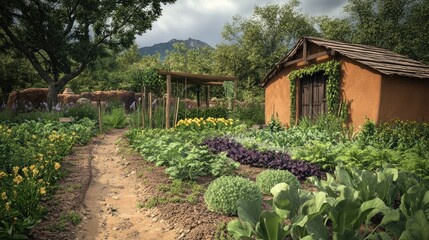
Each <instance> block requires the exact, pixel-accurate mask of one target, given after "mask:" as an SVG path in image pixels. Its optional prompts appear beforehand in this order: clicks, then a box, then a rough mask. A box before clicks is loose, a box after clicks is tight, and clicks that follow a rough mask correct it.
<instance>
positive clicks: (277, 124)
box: [268, 116, 283, 132]
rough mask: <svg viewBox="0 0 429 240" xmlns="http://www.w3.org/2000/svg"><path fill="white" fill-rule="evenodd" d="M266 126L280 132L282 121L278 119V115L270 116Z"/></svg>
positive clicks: (272, 130)
mask: <svg viewBox="0 0 429 240" xmlns="http://www.w3.org/2000/svg"><path fill="white" fill-rule="evenodd" d="M268 128H269V129H270V131H271V132H280V131H282V130H283V127H282V123H281V122H280V120H279V119H278V117H276V118H275V117H274V116H271V120H270V122H269V123H268Z"/></svg>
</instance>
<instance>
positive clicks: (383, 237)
mask: <svg viewBox="0 0 429 240" xmlns="http://www.w3.org/2000/svg"><path fill="white" fill-rule="evenodd" d="M365 239H367V240H391V239H392V238H391V237H390V235H389V234H387V233H386V232H379V233H373V234H371V235H369V236H368V237H366V238H365Z"/></svg>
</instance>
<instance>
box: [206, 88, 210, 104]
mask: <svg viewBox="0 0 429 240" xmlns="http://www.w3.org/2000/svg"><path fill="white" fill-rule="evenodd" d="M205 89H206V108H209V105H210V91H209V85H207V86H206V87H205Z"/></svg>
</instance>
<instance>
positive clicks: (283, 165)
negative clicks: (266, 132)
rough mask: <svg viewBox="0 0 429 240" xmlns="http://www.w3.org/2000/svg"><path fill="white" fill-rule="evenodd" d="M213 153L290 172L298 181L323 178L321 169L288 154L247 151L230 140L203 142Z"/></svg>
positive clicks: (252, 164)
mask: <svg viewBox="0 0 429 240" xmlns="http://www.w3.org/2000/svg"><path fill="white" fill-rule="evenodd" d="M203 145H206V146H207V147H208V149H209V150H210V151H212V152H213V153H220V152H226V153H227V156H228V157H229V158H231V159H233V160H234V161H237V162H239V163H241V164H245V165H250V166H252V167H259V168H272V169H282V170H288V171H289V172H291V173H292V174H294V175H295V176H296V177H297V178H298V179H300V180H305V179H306V178H307V177H310V176H316V177H321V176H322V175H323V172H322V170H321V168H320V167H319V166H318V165H316V164H312V163H309V162H305V161H302V160H293V159H291V157H290V156H289V155H288V154H287V153H279V152H274V151H263V152H259V151H257V150H254V149H247V148H245V147H243V145H241V144H240V143H238V142H236V141H234V140H231V139H229V138H222V137H216V138H213V139H208V140H206V141H204V142H203Z"/></svg>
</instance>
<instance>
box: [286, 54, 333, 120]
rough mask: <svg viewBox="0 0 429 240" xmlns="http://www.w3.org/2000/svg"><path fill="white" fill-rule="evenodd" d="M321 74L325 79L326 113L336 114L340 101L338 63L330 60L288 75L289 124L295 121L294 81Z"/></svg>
mask: <svg viewBox="0 0 429 240" xmlns="http://www.w3.org/2000/svg"><path fill="white" fill-rule="evenodd" d="M319 72H321V73H322V74H323V75H324V76H325V77H326V78H327V79H326V105H327V108H328V113H332V114H335V113H336V112H338V108H339V106H340V101H341V92H340V90H341V89H340V74H341V69H340V62H338V61H335V60H331V61H329V62H326V63H320V64H313V65H310V66H308V67H305V68H301V69H299V70H295V71H292V72H291V73H290V75H289V80H290V98H291V103H292V104H291V105H290V112H291V119H290V122H291V124H292V123H294V122H295V119H296V104H294V103H295V102H296V86H295V85H296V81H298V79H301V78H303V77H306V76H312V75H313V74H316V73H319Z"/></svg>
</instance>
